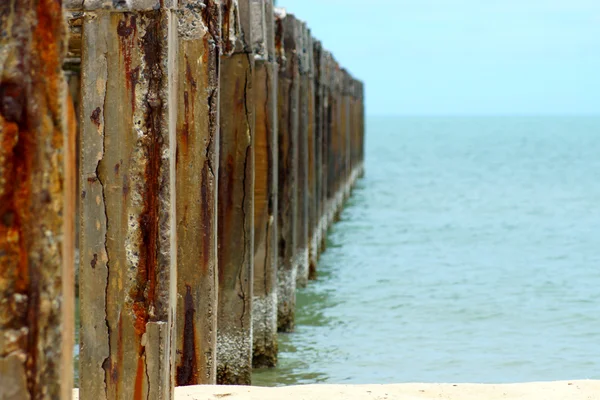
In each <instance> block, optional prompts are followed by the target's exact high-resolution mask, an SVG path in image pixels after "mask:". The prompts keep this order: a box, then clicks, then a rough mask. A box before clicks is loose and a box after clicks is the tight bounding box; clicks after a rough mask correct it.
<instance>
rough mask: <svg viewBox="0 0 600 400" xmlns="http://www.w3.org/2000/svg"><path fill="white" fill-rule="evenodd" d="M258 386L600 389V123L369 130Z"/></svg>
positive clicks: (401, 121)
mask: <svg viewBox="0 0 600 400" xmlns="http://www.w3.org/2000/svg"><path fill="white" fill-rule="evenodd" d="M367 131H368V132H367V155H366V176H365V178H364V179H363V180H361V181H360V182H359V183H358V186H357V187H356V189H355V191H354V193H353V196H352V198H351V199H350V201H349V203H348V205H347V207H346V209H345V211H344V212H343V214H342V220H341V222H340V223H339V224H337V225H335V226H334V227H333V228H332V230H331V232H330V235H329V239H328V249H327V251H326V252H325V253H324V254H323V255H322V258H321V260H320V263H319V279H318V281H316V282H313V283H311V284H310V286H309V287H308V288H306V289H303V290H302V291H301V292H300V293H299V294H298V306H299V308H298V311H297V319H298V328H297V331H296V333H293V334H290V335H283V336H281V339H280V347H281V353H280V366H279V367H278V368H276V369H274V370H268V371H259V372H257V373H255V376H254V382H255V384H258V385H287V384H304V383H317V382H322V383H400V382H414V381H421V382H481V383H487V382H499V383H501V382H522V381H546V380H557V379H585V378H594V379H600V117H514V118H513V117H476V118H467V117H449V118H445V117H444V118H442V117H439V118H425V117H418V118H417V117H415V118H408V117H406V118H371V119H369V120H368V124H367Z"/></svg>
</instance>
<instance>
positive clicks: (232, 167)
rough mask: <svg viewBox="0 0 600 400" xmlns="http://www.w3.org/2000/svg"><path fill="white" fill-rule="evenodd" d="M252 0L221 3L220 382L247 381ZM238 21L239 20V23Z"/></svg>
mask: <svg viewBox="0 0 600 400" xmlns="http://www.w3.org/2000/svg"><path fill="white" fill-rule="evenodd" d="M249 8H250V3H249V0H240V1H239V7H238V5H237V3H236V2H234V1H231V0H227V1H225V2H224V3H223V38H224V40H225V47H226V50H230V51H231V52H232V54H231V55H225V56H223V57H222V59H221V77H222V79H221V101H220V105H221V110H220V116H221V118H220V124H221V127H220V141H219V143H220V149H219V203H218V204H219V206H218V260H219V308H218V338H217V382H218V383H220V384H238V385H240V384H241V385H243V384H245V385H249V384H250V382H251V375H252V289H253V285H252V282H253V278H254V276H253V265H254V240H253V238H254V118H255V113H254V92H253V91H254V57H253V56H252V48H251V43H252V41H251V32H250V10H249ZM235 19H238V21H235Z"/></svg>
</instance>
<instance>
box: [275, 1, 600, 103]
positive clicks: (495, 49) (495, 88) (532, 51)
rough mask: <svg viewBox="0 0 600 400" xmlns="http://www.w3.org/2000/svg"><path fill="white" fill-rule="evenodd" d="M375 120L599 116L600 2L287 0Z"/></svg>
mask: <svg viewBox="0 0 600 400" xmlns="http://www.w3.org/2000/svg"><path fill="white" fill-rule="evenodd" d="M278 3H279V5H280V6H284V7H285V8H286V9H287V10H288V11H289V12H292V13H294V14H295V15H296V16H297V17H299V18H301V19H304V20H307V21H308V22H309V26H310V27H311V29H312V31H313V35H314V36H316V37H317V38H319V39H321V40H322V41H323V42H324V45H325V46H326V47H327V48H328V49H330V50H331V51H332V52H333V53H334V54H335V56H336V57H337V59H338V60H339V61H340V62H341V63H342V65H343V66H344V67H346V68H347V69H348V70H350V72H351V73H353V74H354V75H355V76H356V77H359V78H361V79H362V80H364V81H365V83H366V88H367V113H368V114H370V115H393V114H600V0H279V1H278Z"/></svg>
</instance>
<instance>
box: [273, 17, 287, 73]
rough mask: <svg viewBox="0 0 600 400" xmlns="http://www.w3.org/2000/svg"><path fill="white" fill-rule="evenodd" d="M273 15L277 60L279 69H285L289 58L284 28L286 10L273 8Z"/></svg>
mask: <svg viewBox="0 0 600 400" xmlns="http://www.w3.org/2000/svg"><path fill="white" fill-rule="evenodd" d="M273 16H274V21H273V23H274V29H275V59H276V61H277V64H279V69H280V70H284V69H285V68H286V64H287V59H286V56H285V46H284V29H283V19H284V18H285V10H284V9H283V8H275V9H273Z"/></svg>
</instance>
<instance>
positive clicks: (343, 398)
mask: <svg viewBox="0 0 600 400" xmlns="http://www.w3.org/2000/svg"><path fill="white" fill-rule="evenodd" d="M599 394H600V381H563V382H544V383H517V384H505V385H481V384H456V385H452V384H437V383H435V384H432V383H425V384H423V383H410V384H400V385H306V386H287V387H280V388H262V387H248V386H187V387H178V388H175V400H217V399H227V400H280V399H287V400H322V399H327V400H434V399H435V400H594V399H598V398H600V395H599ZM73 398H74V400H77V399H78V395H77V389H75V391H74V393H73Z"/></svg>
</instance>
